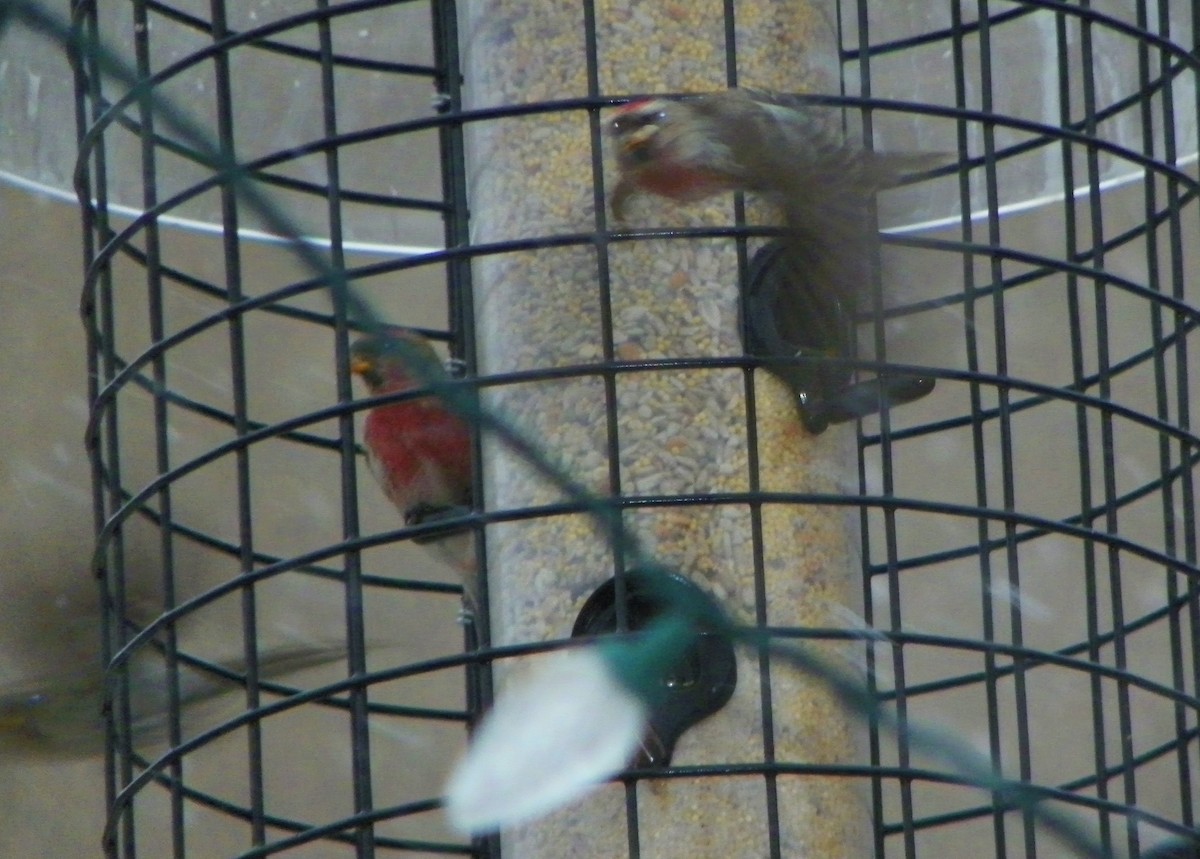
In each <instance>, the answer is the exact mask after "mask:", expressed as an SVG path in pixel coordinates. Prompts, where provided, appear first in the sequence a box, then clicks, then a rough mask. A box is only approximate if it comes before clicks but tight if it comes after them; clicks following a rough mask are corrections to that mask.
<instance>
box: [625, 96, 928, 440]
mask: <svg viewBox="0 0 1200 859" xmlns="http://www.w3.org/2000/svg"><path fill="white" fill-rule="evenodd" d="M838 117H839V113H838V111H836V110H834V109H831V108H828V107H822V106H819V105H806V104H803V103H801V102H799V101H798V100H794V99H788V98H787V97H784V96H777V95H769V94H765V93H751V92H748V91H746V90H738V89H732V90H727V91H725V92H718V93H711V94H708V95H700V96H696V97H692V98H686V99H660V98H654V99H644V100H640V101H634V102H631V103H629V104H627V105H624V106H623V107H622V108H621V109H620V110H619V111H618V112H617V115H616V116H615V117H614V118H613V119H612V121H611V124H610V133H611V134H612V136H613V138H614V139H615V141H616V144H617V165H618V167H619V169H620V177H619V179H618V181H617V185H616V188H615V189H614V191H613V194H612V201H611V203H612V209H613V214H614V216H615V217H616V218H617V219H618V220H621V219H623V218H624V215H625V208H626V204H627V203H628V200H629V198H630V197H632V196H633V195H634V194H636V193H639V192H646V193H651V194H658V195H660V196H664V197H668V198H670V199H673V200H678V201H680V202H689V201H696V200H701V199H704V198H705V197H709V196H712V195H714V194H718V193H721V192H726V191H750V192H754V193H756V194H758V195H760V196H761V197H763V198H764V199H765V200H766V201H767V202H768V203H770V204H772V205H773V206H774V207H776V208H777V209H778V210H779V212H780V216H781V218H782V221H783V222H782V224H780V225H779V226H780V228H781V231H782V236H781V238H780V239H779V242H778V245H777V246H776V247H775V248H774V249H772V252H771V253H770V254H769V255H768V256H769V259H768V260H767V261H768V262H769V263H770V265H771V267H772V271H771V278H772V279H773V281H774V283H772V284H771V285H770V286H769V295H767V294H766V293H765V292H763V290H761V289H760V291H759V294H758V295H754V296H750V298H751V299H752V300H751V301H750V302H745V303H747V304H752V305H753V306H750V307H747V308H746V312H747V313H748V314H749V316H748V317H747V318H746V319H744V320H743V322H744V325H743V328H744V329H745V328H746V327H748V326H754V328H753V329H752V330H751V331H750V333H749V335H747V334H746V332H745V330H744V335H743V336H744V340H746V341H747V342H746V343H745V345H746V350H747V352H748V354H751V355H755V356H757V357H763V358H789V357H793V356H795V355H797V354H800V355H810V356H822V355H824V356H832V357H843V356H848V355H849V354H851V352H852V349H851V348H850V346H851V343H850V340H851V339H852V336H853V334H852V320H853V318H854V314H855V310H856V304H857V303H858V300H859V297H860V296H862V295H863V294H864V293H865V292H866V290H867V289H868V288H869V287H870V286H871V284H872V283H873V282H874V280H875V276H874V275H875V267H876V261H877V258H878V253H879V235H878V231H877V230H876V227H875V223H874V219H873V215H872V206H873V201H874V198H875V195H876V193H877V192H878V191H880V190H882V189H884V188H888V187H891V186H893V185H896V184H897V183H899V182H900V181H901V180H902V179H903V178H904V177H905V176H906V175H909V174H911V173H915V172H918V171H921V170H927V169H930V168H931V167H933V166H934V165H935V164H936V163H938V162H940V161H941V160H942V159H943V158H944V157H945V156H944V155H940V154H906V153H877V152H870V151H867V150H864V149H862V148H860V147H857V146H853V145H851V144H850V143H848V142H847V141H846V139H845V136H844V134H843V133H842V130H841V128H840V125H839V123H838V122H837V120H838ZM778 349H783V351H778ZM771 372H773V373H775V374H776V375H777V376H779V377H780V378H781V379H782V380H783V381H784V382H785V383H787V384H788V385H789V386H790V387H792V389H793V390H794V392H795V393H796V395H797V396H798V398H799V399H800V401H801V403H802V404H803V403H805V401H806V400H807V401H808V402H809V403H810V404H812V405H811V407H810V408H808V409H807V410H806V411H805V415H806V423H808V424H809V429H810V430H812V431H814V432H819V431H820V430H822V429H824V427H825V425H826V424H828V423H829V422H831V421H835V422H836V420H838V419H839V418H840V419H845V420H849V419H851V418H852V417H857V416H861V415H862V414H863V413H864V409H866V411H867V412H869V411H872V410H874V408H876V407H877V405H876V406H874V407H872V405H871V404H872V403H876V404H877V403H878V402H879V401H880V399H882V400H883V401H884V402H887V401H888V400H889V391H888V390H886V388H898V389H900V390H898V391H897V400H896V401H897V402H899V401H906V400H907V399H913V398H915V396H920V395H923V394H924V393H927V392H928V390H929V389H931V388H932V381H931V380H928V379H922V380H920V383H919V384H913V385H910V384H909V383H908V382H907V381H905V380H901V381H900V382H893V381H889V382H888V383H887V384H886V385H884V388H885V390H883V391H882V398H881V397H880V396H878V393H879V392H877V391H874V390H868V391H859V392H857V393H856V394H855V396H854V397H853V399H854V400H856V402H854V403H851V404H848V405H846V406H845V407H843V406H841V405H839V404H835V403H833V400H835V399H836V390H835V389H836V388H838V387H840V386H842V385H844V384H847V383H848V381H849V372H848V371H845V370H841V369H837V368H832V367H827V368H826V369H825V370H824V371H822V370H821V369H820V367H819V366H818V365H815V364H810V365H807V366H806V365H796V364H793V365H791V366H790V368H785V367H784V365H778V366H777V367H775V368H771ZM818 400H820V401H821V403H823V404H824V405H822V406H820V407H819V409H818V407H816V405H815V403H816V402H817V401H818ZM818 410H819V412H820V414H816V412H817V411H818ZM809 412H812V413H813V414H812V415H811V420H809V419H808V418H809Z"/></svg>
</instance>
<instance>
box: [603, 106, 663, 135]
mask: <svg viewBox="0 0 1200 859" xmlns="http://www.w3.org/2000/svg"><path fill="white" fill-rule="evenodd" d="M666 119H667V110H666V108H659V109H658V110H638V111H631V112H628V113H622V114H620V115H618V116H616V117H614V118H613V121H612V133H613V134H614V135H615V136H617V137H620V136H621V135H623V134H628V133H629V132H631V131H636V130H637V129H639V128H645V127H646V126H648V125H658V124H659V123H660V122H663V121H664V120H666Z"/></svg>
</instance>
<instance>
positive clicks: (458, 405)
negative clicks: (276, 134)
mask: <svg viewBox="0 0 1200 859" xmlns="http://www.w3.org/2000/svg"><path fill="white" fill-rule="evenodd" d="M14 18H15V19H18V20H20V21H21V23H22V24H24V25H25V26H27V27H28V28H30V29H31V30H34V31H35V32H38V33H41V34H42V35H44V36H46V37H48V38H49V39H51V40H53V41H54V42H56V43H58V44H59V45H61V46H63V47H64V48H65V49H66V50H67V51H68V52H72V53H74V54H76V55H79V56H89V57H91V58H92V59H94V60H95V61H96V63H97V64H98V65H99V66H100V68H102V69H103V71H104V73H105V74H107V75H108V76H110V77H112V78H113V79H115V80H117V81H119V82H121V83H122V84H124V85H125V86H127V87H129V90H130V92H129V96H130V100H140V99H142V98H146V99H148V100H149V101H151V102H152V103H153V104H154V107H155V111H156V114H157V116H158V118H159V119H161V120H162V121H163V122H165V123H166V124H167V125H168V126H170V127H171V128H172V129H173V130H174V131H175V132H176V133H177V134H179V135H180V136H182V137H184V138H186V139H188V140H189V141H191V142H192V144H193V145H194V146H195V147H196V150H197V153H196V154H197V156H198V157H199V159H200V160H202V161H203V162H205V163H206V164H207V166H208V167H210V168H211V169H212V170H213V171H215V174H216V175H217V176H219V177H220V179H221V181H222V182H225V183H228V184H229V185H231V186H234V187H236V188H237V190H238V193H239V194H240V195H241V197H242V199H243V200H244V201H245V202H246V203H247V205H249V206H250V207H251V208H252V209H253V210H254V211H255V212H256V213H257V214H258V215H259V217H261V218H262V219H263V222H264V223H265V224H266V225H267V226H268V227H269V229H270V231H271V232H274V233H276V234H277V235H280V236H284V237H288V238H287V241H288V245H289V246H290V248H291V249H292V251H293V252H294V253H295V254H296V255H297V257H299V258H300V260H302V261H303V263H304V264H305V265H306V266H308V267H309V268H310V269H311V270H312V271H313V272H315V273H316V274H317V275H318V276H319V277H320V278H321V280H322V281H324V283H325V284H326V285H327V286H328V288H329V289H330V291H331V292H332V293H333V300H334V301H335V302H337V301H341V302H344V304H345V307H346V308H347V310H348V313H349V316H350V319H351V321H352V322H353V323H355V324H356V325H357V326H358V327H360V328H362V329H363V330H364V331H366V332H368V333H372V334H382V333H384V331H385V328H386V326H385V325H384V323H383V322H382V321H381V320H380V317H379V316H378V315H377V314H376V313H375V312H374V310H373V309H372V307H371V305H370V303H369V302H368V301H367V300H366V299H365V298H363V297H362V296H361V295H359V294H358V293H357V292H356V291H355V289H354V288H353V287H352V286H351V285H350V284H349V283H348V282H347V280H346V276H345V273H344V272H343V271H342V270H340V269H338V268H336V267H334V266H333V265H331V264H330V262H329V261H328V259H327V258H326V257H325V256H324V255H323V254H321V253H320V252H318V250H317V249H316V248H315V247H314V246H313V245H311V244H309V243H307V242H304V241H302V240H301V239H300V238H299V236H300V235H301V231H300V229H299V225H298V224H296V223H295V222H294V221H292V219H291V218H289V217H288V216H287V215H286V214H285V213H284V212H283V211H282V209H280V208H279V207H278V206H277V205H275V203H273V202H272V201H271V199H270V198H269V197H268V196H267V194H266V193H264V191H263V190H262V189H261V188H260V187H259V186H258V185H257V184H256V183H255V181H254V178H255V177H254V175H253V173H252V172H250V171H248V170H246V169H245V168H243V167H242V166H241V165H240V164H238V163H237V162H236V161H235V160H233V159H231V158H228V157H226V156H225V155H224V154H223V153H222V152H221V150H220V149H219V148H218V147H216V146H214V145H213V144H212V142H211V140H210V138H209V136H208V133H207V131H206V130H205V129H204V128H203V127H202V126H200V125H198V124H197V123H196V122H194V121H193V120H192V119H191V118H190V117H188V116H187V115H186V114H184V113H183V112H182V111H180V110H178V109H177V108H176V107H175V105H174V103H173V102H172V101H171V100H170V99H168V98H164V97H162V96H160V95H159V94H158V93H156V92H154V91H153V87H152V86H150V85H149V84H148V83H147V82H146V81H145V80H143V79H141V78H139V77H138V75H137V73H136V72H135V71H134V70H133V69H132V68H131V67H130V66H129V65H128V64H127V63H125V62H124V61H123V60H122V59H121V58H120V57H119V56H118V55H117V54H116V53H114V52H113V51H111V50H109V49H108V48H107V47H106V46H105V45H104V44H103V43H102V42H97V41H93V40H91V39H89V38H88V37H87V36H86V34H85V33H84V32H83V31H82V29H77V28H73V27H71V26H70V25H69V24H66V23H63V22H62V21H61V20H60V19H59V18H58V17H57V16H56V15H53V14H51V13H49V12H47V11H45V10H44V9H42V8H41V7H40V4H38V3H35V2H33V0H0V38H3V36H4V35H5V32H6V30H7V29H8V27H9V25H10V24H11V22H12V21H13V20H14ZM386 339H387V341H388V342H389V343H390V344H391V346H390V348H392V349H394V350H395V352H396V354H397V355H398V356H399V357H400V358H401V360H403V361H404V362H405V363H406V364H407V365H408V366H409V367H410V368H411V369H412V370H413V372H414V375H415V376H417V378H418V379H419V380H420V381H421V382H422V383H424V384H425V385H426V386H427V387H428V388H429V390H430V392H431V393H433V394H434V395H436V396H438V397H440V398H441V399H442V400H443V401H444V402H445V403H446V405H447V406H448V407H449V408H450V409H451V410H452V411H454V412H456V413H457V414H459V415H461V416H462V417H464V418H465V419H467V420H469V421H471V422H472V423H474V424H476V425H477V426H479V427H480V428H482V429H484V430H486V431H488V432H490V433H491V434H493V435H495V436H496V437H497V438H499V439H500V440H501V441H502V442H503V443H504V445H505V446H506V447H508V448H509V449H510V450H511V451H512V452H514V453H515V454H517V455H518V456H520V457H521V458H522V459H524V460H525V461H526V462H528V463H529V464H530V465H532V466H533V467H534V468H535V469H536V470H537V471H538V472H539V473H540V474H541V475H542V476H543V477H545V478H546V479H548V480H549V481H550V482H551V483H553V484H554V485H555V486H556V487H557V488H558V489H560V490H561V491H562V492H563V493H564V494H565V495H566V496H567V497H569V498H570V499H571V500H572V501H574V502H575V503H577V504H579V505H580V506H581V507H582V508H584V510H586V511H587V512H588V513H589V514H590V515H591V516H592V517H593V518H594V519H595V520H596V523H597V525H598V527H599V529H600V531H601V533H603V534H604V535H605V536H606V538H607V539H608V540H609V542H610V543H611V544H612V545H613V547H614V548H617V549H619V550H620V551H621V552H623V553H624V554H625V556H626V557H628V558H629V559H630V562H631V565H632V566H636V567H638V568H639V569H640V570H642V571H643V572H644V573H648V574H650V581H651V583H652V587H656V588H661V590H662V595H663V596H664V597H665V598H666V600H667V601H668V602H669V603H670V604H672V606H673V611H674V613H675V617H674V618H664V619H663V620H662V621H661V622H662V623H664V624H678V622H679V620H680V616H682V619H683V620H684V621H685V622H686V623H687V624H689V625H694V624H696V623H699V622H703V623H704V624H706V625H708V626H709V627H710V628H713V629H716V630H719V631H721V632H723V633H724V634H726V635H728V636H729V637H730V638H731V639H733V640H736V641H738V642H740V643H742V644H743V645H746V646H748V647H751V648H756V649H765V650H767V651H769V652H770V653H772V654H773V655H776V656H778V657H780V658H781V659H782V660H784V661H785V662H788V663H789V664H791V665H793V666H794V667H796V668H797V669H798V670H801V671H804V672H806V673H809V674H811V675H813V676H815V677H817V678H818V679H819V680H820V681H821V682H823V683H824V684H825V685H826V686H827V687H828V688H829V689H830V691H832V692H833V693H834V694H835V696H836V697H837V698H838V699H839V700H840V701H841V702H842V703H843V704H844V705H845V706H846V707H847V708H848V709H850V710H852V711H854V712H855V713H857V714H858V715H859V716H862V717H868V718H873V719H876V720H878V723H879V724H881V725H883V726H885V727H886V728H888V729H889V730H890V731H891V732H892V733H894V734H897V735H898V734H899V733H900V731H901V729H902V726H901V725H900V723H899V721H898V720H897V718H896V716H895V714H894V713H893V712H892V711H891V710H889V709H888V708H887V707H885V706H884V705H883V704H882V703H881V702H880V701H878V700H877V699H876V698H875V697H874V696H873V695H872V694H871V692H870V690H869V688H868V687H867V686H866V685H865V684H863V683H862V682H861V681H859V680H858V679H857V678H856V677H855V676H853V675H850V674H848V673H847V672H845V671H843V670H841V669H840V668H838V667H836V666H835V665H833V664H831V663H829V662H828V661H827V660H825V659H824V658H822V657H821V656H819V655H818V654H817V653H816V652H815V651H813V650H811V649H810V648H806V647H803V646H802V645H797V644H794V643H790V644H784V643H781V642H778V641H774V640H772V639H771V637H770V635H769V634H767V633H765V632H764V631H762V630H760V629H757V628H753V627H740V626H735V625H734V624H733V623H732V621H731V620H730V619H729V618H728V616H727V615H726V614H725V613H724V612H723V611H722V610H721V608H720V607H719V606H718V605H717V604H716V603H715V602H713V601H711V600H710V599H709V598H707V597H705V596H700V595H696V594H693V593H691V592H690V591H681V590H678V589H676V588H673V587H671V586H670V583H669V580H668V579H667V577H666V576H665V575H664V574H665V573H667V572H669V569H668V568H667V567H666V566H664V565H663V564H661V563H659V562H658V561H655V560H654V559H652V558H650V557H649V556H648V555H647V554H646V553H645V552H644V551H643V549H642V547H641V545H640V543H639V542H638V540H637V539H636V537H635V536H634V535H633V534H632V533H631V532H629V530H628V529H626V528H625V527H624V523H623V521H622V519H621V516H620V513H619V510H618V508H617V506H616V505H615V504H614V503H613V501H611V500H608V499H605V498H602V497H600V496H597V495H593V494H592V493H591V492H590V491H589V490H588V489H587V488H586V487H585V486H583V485H582V484H581V483H579V482H577V481H575V480H573V479H572V478H571V476H570V475H569V474H568V473H567V472H566V471H564V470H563V469H562V468H561V467H560V466H559V465H558V464H557V463H555V462H554V461H553V460H552V459H551V458H550V457H549V455H548V454H547V453H546V452H545V450H543V449H542V447H541V446H539V445H538V444H537V442H535V441H534V440H533V439H531V438H529V437H528V436H527V435H526V434H525V433H524V432H523V431H522V430H520V429H519V428H518V427H517V426H516V424H514V423H513V422H512V421H511V420H509V419H508V418H507V417H506V416H504V415H502V414H501V413H499V412H498V411H497V410H496V409H495V408H492V407H487V406H484V405H483V404H482V403H481V402H480V400H479V396H478V392H477V390H476V389H475V388H474V387H473V386H472V385H471V384H470V382H461V381H455V380H453V379H451V378H450V377H449V376H448V375H447V373H446V372H445V370H444V369H443V368H442V367H441V365H440V364H438V363H437V362H436V361H430V360H428V358H427V357H426V356H424V355H422V354H421V352H420V350H419V349H418V348H416V347H414V346H412V345H410V344H408V343H406V342H404V341H402V340H395V339H392V338H386ZM904 730H906V731H907V737H908V739H909V740H910V741H911V743H912V745H913V747H914V748H917V749H919V750H921V751H924V752H926V753H928V754H930V755H931V756H933V757H936V758H939V759H941V760H943V761H945V762H947V763H948V764H949V765H950V766H951V767H953V768H954V769H956V770H957V771H958V772H959V773H960V774H962V775H963V776H964V777H965V778H966V779H967V780H969V781H970V782H971V783H973V784H975V785H977V786H978V787H979V788H981V789H983V790H988V791H991V792H993V793H995V794H996V795H997V796H998V797H999V798H1000V799H1001V800H1003V801H1005V802H1006V803H1009V804H1011V805H1013V806H1015V807H1018V808H1022V809H1027V810H1029V811H1031V812H1032V813H1033V814H1035V815H1037V817H1038V818H1039V819H1040V821H1041V822H1042V824H1043V825H1044V826H1045V827H1046V828H1047V829H1049V830H1050V831H1051V832H1053V833H1055V834H1056V835H1057V836H1058V837H1059V838H1060V839H1061V840H1062V841H1063V843H1064V844H1066V845H1067V846H1068V847H1070V848H1071V849H1072V850H1073V851H1074V852H1075V853H1077V854H1079V855H1080V856H1084V857H1097V859H1112V854H1111V853H1109V852H1107V851H1105V850H1104V849H1103V848H1102V847H1101V846H1100V845H1099V844H1098V843H1097V842H1096V840H1095V839H1094V838H1093V837H1092V836H1091V835H1090V833H1088V832H1087V831H1085V830H1084V828H1083V827H1082V825H1080V824H1079V823H1078V822H1077V821H1075V820H1073V819H1071V818H1070V817H1068V816H1067V815H1066V814H1064V813H1063V812H1061V811H1059V810H1058V809H1056V808H1053V807H1050V806H1048V805H1047V804H1046V803H1045V802H1043V801H1042V799H1041V798H1040V797H1039V796H1038V795H1037V793H1036V792H1035V791H1033V790H1031V789H1030V788H1029V786H1028V785H1026V784H1025V783H1023V782H1017V781H1011V780H1008V779H1005V778H1003V777H1002V776H1001V775H1000V773H999V772H998V771H997V770H996V769H995V768H994V767H993V766H992V764H991V762H990V760H988V759H987V758H984V757H983V756H981V755H979V754H978V753H977V752H975V750H974V749H972V748H971V747H970V746H968V745H967V744H966V743H965V742H963V741H961V740H960V739H959V738H957V737H956V736H953V735H951V734H950V733H949V732H947V731H944V730H935V729H933V728H931V727H925V726H922V725H917V724H914V723H913V722H911V721H909V722H908V723H907V725H906V726H905V727H904Z"/></svg>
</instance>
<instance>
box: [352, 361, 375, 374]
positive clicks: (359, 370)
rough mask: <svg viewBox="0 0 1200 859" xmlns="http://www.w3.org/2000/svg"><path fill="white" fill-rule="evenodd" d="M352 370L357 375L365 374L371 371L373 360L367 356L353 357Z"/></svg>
mask: <svg viewBox="0 0 1200 859" xmlns="http://www.w3.org/2000/svg"><path fill="white" fill-rule="evenodd" d="M350 372H351V373H353V374H354V375H356V376H365V375H367V373H369V372H371V362H370V361H368V360H367V359H366V358H352V359H351V360H350Z"/></svg>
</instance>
